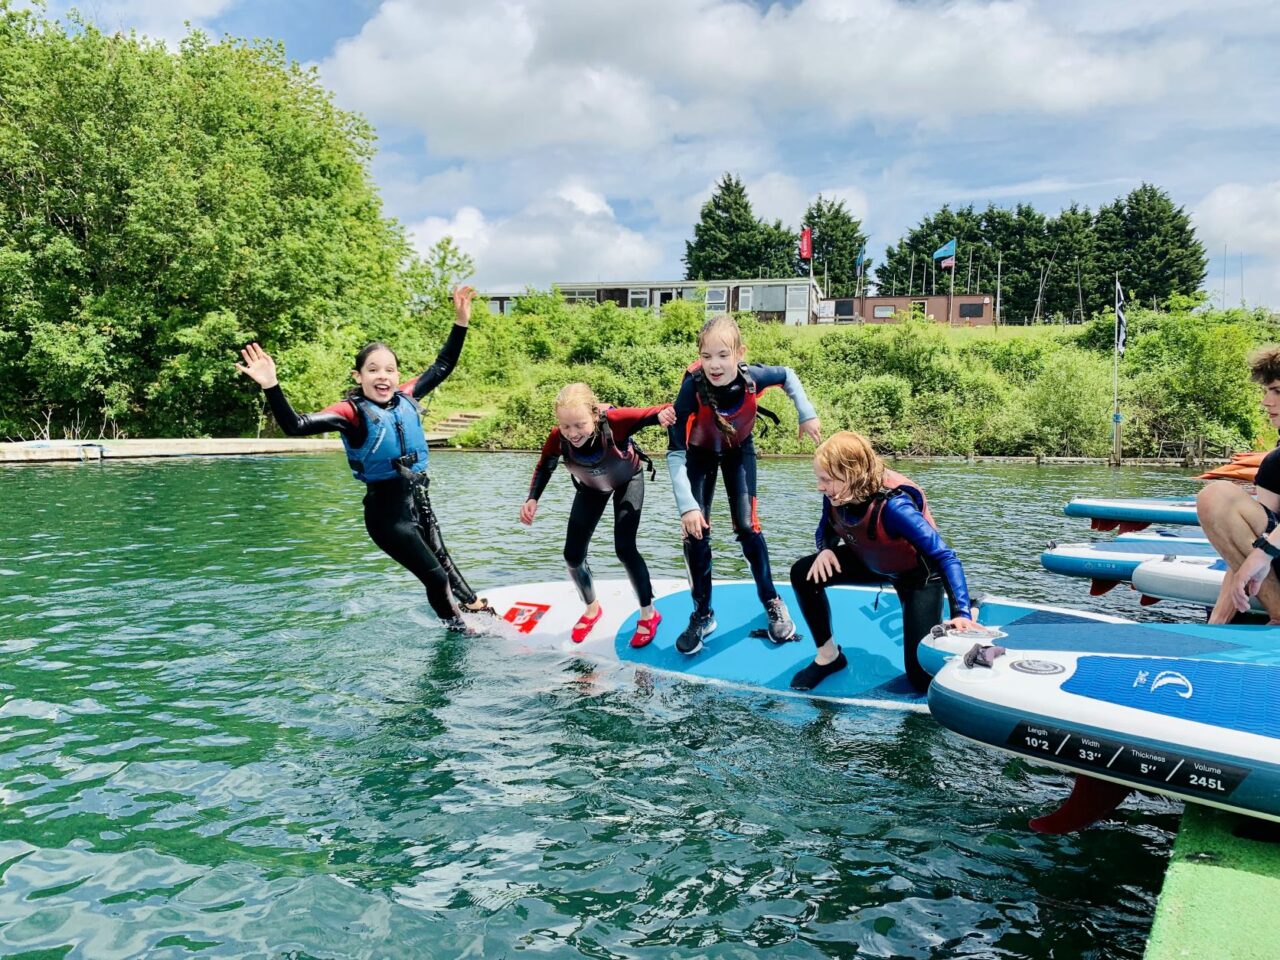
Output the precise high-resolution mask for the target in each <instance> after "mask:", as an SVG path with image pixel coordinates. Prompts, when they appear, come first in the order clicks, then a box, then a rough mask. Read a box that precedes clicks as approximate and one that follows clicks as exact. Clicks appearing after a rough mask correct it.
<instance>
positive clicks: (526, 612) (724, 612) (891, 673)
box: [484, 580, 1122, 711]
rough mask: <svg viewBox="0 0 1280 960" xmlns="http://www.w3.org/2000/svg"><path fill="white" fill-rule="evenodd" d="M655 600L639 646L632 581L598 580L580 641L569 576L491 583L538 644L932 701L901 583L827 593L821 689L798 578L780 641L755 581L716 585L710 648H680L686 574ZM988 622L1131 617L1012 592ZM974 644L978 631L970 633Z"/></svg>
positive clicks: (520, 631) (853, 699) (685, 672)
mask: <svg viewBox="0 0 1280 960" xmlns="http://www.w3.org/2000/svg"><path fill="white" fill-rule="evenodd" d="M653 586H654V606H655V607H656V608H657V610H658V612H659V613H661V614H662V623H661V625H660V626H659V628H658V635H657V638H656V639H655V640H654V641H653V642H652V643H650V644H649V645H648V646H646V647H642V648H640V649H636V648H633V647H631V646H630V640H631V636H632V634H633V633H634V631H635V626H636V621H637V619H638V617H639V610H638V609H637V606H636V599H635V594H634V593H633V592H632V590H631V585H630V584H629V583H628V582H627V581H625V580H612V581H597V583H596V593H597V596H598V597H599V599H600V603H601V606H602V607H603V611H604V612H603V613H602V615H601V618H600V620H599V622H597V623H596V625H595V627H594V628H593V629H592V631H591V633H590V634H589V635H588V637H587V639H586V640H585V641H583V642H582V643H574V642H573V641H572V639H571V636H570V634H571V631H572V629H573V625H574V623H576V622H577V620H578V618H579V617H580V616H581V615H582V611H583V604H582V601H581V600H580V599H579V598H578V595H577V593H576V591H575V590H574V589H573V587H572V586H571V585H570V584H569V583H568V582H567V581H553V582H549V583H531V584H524V585H519V586H507V587H500V588H497V589H492V590H488V591H484V594H485V596H486V597H487V598H488V600H489V603H490V605H492V606H493V607H494V609H496V610H497V611H498V613H499V615H500V616H502V617H503V619H504V620H506V621H507V622H508V623H509V624H510V630H511V631H513V632H515V633H516V635H517V636H518V637H519V638H520V639H521V641H522V642H524V643H525V644H527V645H528V646H530V647H534V648H540V649H546V650H552V651H558V652H560V653H572V654H578V655H581V656H584V657H590V658H593V659H596V660H598V661H617V662H620V663H626V664H633V665H635V666H637V667H643V668H645V669H648V670H651V671H654V672H659V673H664V674H672V675H677V676H681V677H687V678H690V679H693V680H699V681H703V682H707V683H719V684H727V685H730V686H734V687H739V688H745V689H753V690H767V691H770V692H773V693H776V694H780V695H785V696H799V697H809V698H817V699H823V700H835V701H840V702H844V703H856V704H862V705H869V706H875V707H885V708H889V709H902V710H919V711H923V710H925V709H927V708H926V707H925V703H924V697H923V696H922V695H921V694H919V693H917V692H916V691H915V690H914V689H913V688H912V687H911V685H910V684H909V683H908V682H907V679H906V677H905V676H904V675H903V672H902V610H901V607H900V606H899V604H898V597H897V594H896V593H894V591H893V589H892V588H891V587H885V588H884V589H881V588H879V587H874V586H836V587H831V588H830V589H828V591H827V596H828V600H829V602H830V604H831V622H832V623H833V624H834V625H835V639H836V642H837V643H839V644H840V647H841V649H842V650H843V651H844V653H845V656H846V658H847V659H848V660H849V666H848V668H846V669H844V670H841V671H840V672H839V673H836V674H834V675H833V676H831V677H828V678H827V679H826V680H824V681H823V682H822V684H821V685H820V686H819V687H817V688H816V689H815V690H811V691H795V690H792V689H791V686H790V684H791V678H792V677H793V676H794V675H795V673H796V671H798V670H799V669H801V668H802V667H804V666H805V665H806V664H808V663H810V662H811V661H812V660H813V652H814V647H813V641H812V639H811V638H810V637H809V636H808V628H807V626H806V625H805V623H804V619H803V617H801V615H800V608H799V604H798V603H797V602H796V600H795V595H794V593H793V592H792V590H791V586H790V584H781V583H778V584H775V586H776V587H777V590H778V593H779V595H780V596H781V597H782V598H783V600H784V601H785V602H786V604H787V607H788V608H789V609H790V611H791V616H792V618H793V619H794V620H795V622H796V628H797V630H798V632H799V633H800V634H802V635H803V639H801V640H799V641H793V642H790V643H784V644H782V645H780V646H775V645H774V644H772V643H770V642H769V641H768V640H766V639H764V638H762V637H759V636H752V635H751V634H752V631H757V630H763V629H765V628H766V626H767V620H766V618H765V613H764V609H763V607H762V605H761V603H760V600H759V599H758V598H757V596H756V589H755V584H754V583H752V582H750V581H745V582H743V581H734V582H720V581H717V582H716V584H715V585H714V588H713V592H712V600H711V602H712V607H713V609H714V610H715V614H716V621H717V624H718V626H717V629H716V631H715V632H714V633H713V634H711V635H710V636H709V637H707V639H706V640H705V641H704V646H703V649H702V650H701V651H700V652H699V653H697V654H694V655H693V656H686V655H685V654H682V653H680V652H679V651H678V650H676V648H675V642H676V637H677V636H678V635H679V634H680V631H682V630H683V629H684V628H685V625H686V624H687V623H688V620H689V615H690V614H691V613H692V612H693V600H692V597H691V596H690V594H689V590H688V586H687V584H686V583H685V582H684V581H682V580H662V581H655V582H654V585H653ZM979 608H980V613H979V618H980V620H981V621H982V623H983V624H984V625H986V626H996V627H998V626H1000V625H1001V624H1005V623H1010V622H1014V621H1018V620H1021V619H1023V618H1026V617H1033V618H1048V619H1049V620H1051V621H1052V622H1057V623H1066V624H1075V625H1076V626H1079V625H1081V624H1088V623H1095V622H1104V623H1106V622H1122V621H1119V619H1118V618H1116V617H1108V616H1105V615H1102V614H1090V613H1078V612H1074V611H1069V610H1063V609H1061V608H1056V607H1048V606H1041V605H1036V604H1027V603H1018V602H1016V601H1013V600H1006V599H1003V598H990V599H985V600H983V601H981V602H980V603H979ZM970 643H972V639H970Z"/></svg>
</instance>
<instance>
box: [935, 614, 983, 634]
mask: <svg viewBox="0 0 1280 960" xmlns="http://www.w3.org/2000/svg"><path fill="white" fill-rule="evenodd" d="M942 625H943V626H944V627H946V628H947V629H948V630H958V631H959V632H960V633H964V632H965V631H966V630H977V629H979V625H978V623H977V622H976V621H975V620H971V619H970V618H969V617H952V618H951V619H950V620H943V621H942Z"/></svg>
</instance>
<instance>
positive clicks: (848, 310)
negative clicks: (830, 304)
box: [836, 300, 853, 319]
mask: <svg viewBox="0 0 1280 960" xmlns="http://www.w3.org/2000/svg"><path fill="white" fill-rule="evenodd" d="M836 316H837V317H849V318H850V319H852V318H853V301H852V300H837V301H836Z"/></svg>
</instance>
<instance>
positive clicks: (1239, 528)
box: [1196, 480, 1280, 623]
mask: <svg viewBox="0 0 1280 960" xmlns="http://www.w3.org/2000/svg"><path fill="white" fill-rule="evenodd" d="M1196 516H1197V517H1198V518H1199V519H1200V526H1201V527H1203V528H1204V535H1205V536H1206V537H1208V538H1209V542H1210V543H1212V544H1213V546H1214V549H1216V550H1217V551H1218V555H1219V556H1220V557H1222V559H1223V560H1225V561H1227V566H1229V567H1230V568H1231V574H1234V573H1235V571H1236V570H1238V569H1239V568H1240V565H1241V564H1242V563H1244V559H1245V557H1247V556H1248V555H1249V554H1250V553H1251V552H1252V551H1253V541H1254V540H1256V539H1257V538H1258V537H1259V536H1261V535H1262V534H1263V533H1265V532H1266V530H1267V527H1268V517H1267V510H1266V508H1265V507H1263V506H1262V504H1260V503H1258V501H1256V500H1254V499H1253V498H1252V497H1251V496H1249V495H1248V494H1247V493H1245V492H1244V491H1243V490H1241V489H1240V488H1239V487H1238V486H1236V485H1235V484H1234V483H1232V482H1230V481H1229V480H1218V481H1216V482H1214V483H1211V484H1209V485H1208V486H1207V487H1205V488H1204V489H1203V490H1201V491H1200V495H1199V496H1198V497H1196ZM1230 581H1231V576H1230V575H1228V576H1227V577H1226V578H1225V579H1224V580H1223V582H1222V590H1221V591H1219V593H1218V601H1217V603H1215V604H1214V607H1213V611H1212V612H1211V613H1210V614H1209V622H1210V623H1229V622H1230V621H1231V619H1232V617H1234V616H1235V614H1236V608H1235V606H1234V604H1232V603H1231V598H1230V596H1229V594H1228V589H1229V586H1230ZM1258 599H1259V600H1260V601H1261V602H1262V605H1263V606H1264V607H1266V608H1267V612H1268V613H1269V614H1270V615H1271V618H1272V619H1280V580H1277V579H1276V574H1275V572H1274V571H1272V572H1271V573H1268V574H1267V576H1266V577H1265V578H1264V579H1263V581H1262V587H1261V589H1259V591H1258Z"/></svg>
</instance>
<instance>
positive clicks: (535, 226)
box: [410, 182, 663, 290]
mask: <svg viewBox="0 0 1280 960" xmlns="http://www.w3.org/2000/svg"><path fill="white" fill-rule="evenodd" d="M410 235H411V237H412V238H413V242H414V244H415V245H416V246H417V248H418V249H419V250H421V251H425V250H427V249H428V248H429V247H430V246H431V245H432V244H434V243H435V242H436V241H438V240H439V239H440V238H441V237H444V236H451V237H453V239H454V240H455V241H456V242H457V244H458V246H459V247H461V248H462V249H463V250H464V251H465V252H467V253H469V254H470V255H471V256H472V257H474V258H475V261H476V278H475V279H476V283H477V284H479V285H481V286H483V287H487V288H488V289H491V290H497V289H522V288H524V287H525V286H527V285H533V286H538V287H545V286H547V285H549V284H551V283H552V282H555V281H560V282H573V281H578V280H581V281H594V280H628V279H636V278H649V277H652V276H653V274H654V271H655V269H657V268H658V266H659V264H660V263H661V262H662V259H663V256H662V250H661V248H660V247H659V246H658V245H657V244H655V243H654V242H653V241H652V240H650V239H648V238H646V237H645V236H643V235H641V234H640V233H637V232H636V231H634V230H631V229H629V228H627V227H625V226H623V225H622V224H620V223H619V222H618V221H617V220H616V219H615V218H614V215H613V211H612V210H611V209H610V208H609V205H608V204H607V203H606V202H605V201H604V198H603V197H602V196H601V195H600V194H598V193H596V192H595V191H593V190H591V189H590V188H589V187H588V186H586V185H584V184H582V183H577V182H568V183H565V184H564V185H562V186H561V187H560V188H559V189H558V190H556V191H554V192H552V193H550V194H548V195H546V196H543V197H540V198H539V199H537V200H535V201H534V202H533V203H531V204H529V205H528V206H527V207H525V208H524V209H523V210H520V211H518V212H517V213H515V214H513V215H512V216H509V217H505V218H498V219H494V220H490V219H488V218H486V217H485V215H484V214H483V213H481V211H480V210H478V209H476V208H475V207H463V208H462V209H460V210H458V211H457V213H455V214H454V216H452V217H449V218H444V217H428V218H426V219H425V220H423V221H422V222H421V223H418V224H416V225H414V226H412V227H411V228H410Z"/></svg>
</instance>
